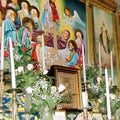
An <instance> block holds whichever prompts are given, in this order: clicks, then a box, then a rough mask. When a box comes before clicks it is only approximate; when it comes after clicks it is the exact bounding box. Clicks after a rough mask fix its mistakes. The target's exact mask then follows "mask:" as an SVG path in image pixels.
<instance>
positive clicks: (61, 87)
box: [58, 84, 66, 93]
mask: <svg viewBox="0 0 120 120" xmlns="http://www.w3.org/2000/svg"><path fill="white" fill-rule="evenodd" d="M65 89H66V87H65V86H64V85H63V84H60V85H59V87H58V91H59V93H61V92H63V91H64V90H65Z"/></svg>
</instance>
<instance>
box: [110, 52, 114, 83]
mask: <svg viewBox="0 0 120 120" xmlns="http://www.w3.org/2000/svg"><path fill="white" fill-rule="evenodd" d="M110 64H111V78H112V84H114V73H113V52H112V51H111V52H110Z"/></svg>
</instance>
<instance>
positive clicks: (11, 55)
mask: <svg viewBox="0 0 120 120" xmlns="http://www.w3.org/2000/svg"><path fill="white" fill-rule="evenodd" d="M8 39H9V46H10V64H11V77H12V81H11V82H12V88H16V81H15V65H14V57H13V47H12V40H11V38H10V37H9V38H8Z"/></svg>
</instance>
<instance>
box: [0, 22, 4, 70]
mask: <svg viewBox="0 0 120 120" xmlns="http://www.w3.org/2000/svg"><path fill="white" fill-rule="evenodd" d="M3 69H4V21H2V39H1V70H3Z"/></svg>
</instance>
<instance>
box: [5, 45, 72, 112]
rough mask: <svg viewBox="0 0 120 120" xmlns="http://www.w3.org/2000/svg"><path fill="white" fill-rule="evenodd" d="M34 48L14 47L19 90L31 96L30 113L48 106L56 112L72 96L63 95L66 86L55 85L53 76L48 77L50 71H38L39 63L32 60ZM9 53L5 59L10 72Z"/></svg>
mask: <svg viewBox="0 0 120 120" xmlns="http://www.w3.org/2000/svg"><path fill="white" fill-rule="evenodd" d="M32 51H33V48H30V49H27V48H25V47H21V46H15V47H14V51H13V53H14V62H15V71H16V72H15V74H16V84H17V88H22V89H23V90H24V91H25V94H27V95H29V96H28V97H29V101H30V106H31V111H30V112H40V113H41V114H42V111H40V110H42V109H43V107H46V106H48V108H49V109H50V110H51V111H54V110H55V108H56V106H57V105H58V104H59V103H61V102H71V101H70V100H71V97H72V94H71V93H69V94H65V95H63V94H62V91H64V90H65V86H64V85H62V84H61V85H60V86H59V87H58V88H57V87H56V86H54V85H53V80H54V77H53V76H49V75H48V71H47V70H44V71H40V70H38V69H36V66H37V62H36V61H33V59H32ZM9 60H10V59H9V52H8V55H7V56H6V58H5V64H6V67H5V68H7V70H8V71H10V64H9Z"/></svg>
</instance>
